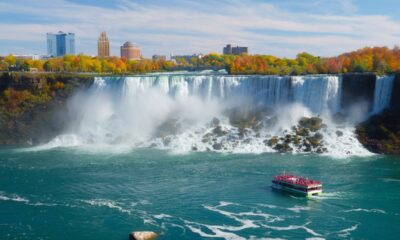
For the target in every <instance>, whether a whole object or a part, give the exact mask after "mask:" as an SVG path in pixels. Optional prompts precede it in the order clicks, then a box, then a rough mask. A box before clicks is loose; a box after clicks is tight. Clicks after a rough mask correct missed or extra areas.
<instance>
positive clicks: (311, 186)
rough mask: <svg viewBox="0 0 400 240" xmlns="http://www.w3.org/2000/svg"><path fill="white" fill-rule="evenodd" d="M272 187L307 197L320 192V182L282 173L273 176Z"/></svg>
mask: <svg viewBox="0 0 400 240" xmlns="http://www.w3.org/2000/svg"><path fill="white" fill-rule="evenodd" d="M272 188H273V189H277V190H282V191H286V192H290V193H294V194H297V195H301V196H305V197H309V196H315V195H319V194H321V193H322V182H318V181H314V180H310V179H307V178H303V177H298V176H294V175H290V174H282V175H278V176H275V177H274V179H273V180H272Z"/></svg>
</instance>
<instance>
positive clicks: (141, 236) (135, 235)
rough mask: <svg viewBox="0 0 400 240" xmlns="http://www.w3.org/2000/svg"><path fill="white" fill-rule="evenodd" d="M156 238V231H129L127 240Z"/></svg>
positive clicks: (152, 239) (151, 239) (150, 239)
mask: <svg viewBox="0 0 400 240" xmlns="http://www.w3.org/2000/svg"><path fill="white" fill-rule="evenodd" d="M157 238H158V234H157V233H155V232H149V231H140V232H139V231H138V232H131V233H130V234H129V240H155V239H157Z"/></svg>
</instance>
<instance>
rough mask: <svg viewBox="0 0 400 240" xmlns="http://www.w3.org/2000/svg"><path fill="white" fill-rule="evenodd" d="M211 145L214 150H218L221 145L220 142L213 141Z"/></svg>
mask: <svg viewBox="0 0 400 240" xmlns="http://www.w3.org/2000/svg"><path fill="white" fill-rule="evenodd" d="M212 147H213V149H214V150H217V151H218V150H221V149H222V147H223V145H222V144H221V143H214V144H213V146H212Z"/></svg>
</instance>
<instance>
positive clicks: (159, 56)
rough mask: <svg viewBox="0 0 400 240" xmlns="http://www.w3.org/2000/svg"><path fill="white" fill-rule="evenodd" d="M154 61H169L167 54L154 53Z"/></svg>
mask: <svg viewBox="0 0 400 240" xmlns="http://www.w3.org/2000/svg"><path fill="white" fill-rule="evenodd" d="M152 59H153V61H167V56H164V55H153V57H152Z"/></svg>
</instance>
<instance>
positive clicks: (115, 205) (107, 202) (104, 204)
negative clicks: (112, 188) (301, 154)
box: [82, 199, 131, 214]
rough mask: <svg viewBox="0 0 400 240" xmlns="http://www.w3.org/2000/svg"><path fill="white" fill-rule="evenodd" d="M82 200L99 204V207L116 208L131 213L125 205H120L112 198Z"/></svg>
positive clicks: (90, 203)
mask: <svg viewBox="0 0 400 240" xmlns="http://www.w3.org/2000/svg"><path fill="white" fill-rule="evenodd" d="M82 202H84V203H87V204H89V205H92V206H97V207H108V208H111V209H116V210H118V211H120V212H122V213H127V214H131V210H128V209H124V208H123V207H121V206H119V204H118V203H116V202H115V201H112V200H107V199H93V200H82Z"/></svg>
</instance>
